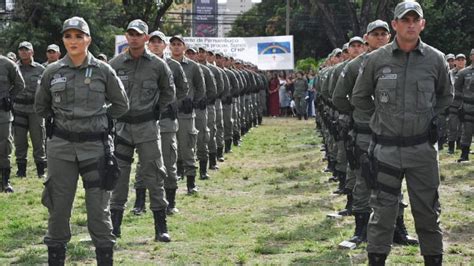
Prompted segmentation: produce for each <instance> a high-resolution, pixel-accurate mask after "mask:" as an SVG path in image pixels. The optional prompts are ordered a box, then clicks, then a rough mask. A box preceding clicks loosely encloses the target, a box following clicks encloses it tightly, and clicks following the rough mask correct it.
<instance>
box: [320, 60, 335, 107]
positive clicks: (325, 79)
mask: <svg viewBox="0 0 474 266" xmlns="http://www.w3.org/2000/svg"><path fill="white" fill-rule="evenodd" d="M333 70H334V67H332V66H331V67H328V68H326V69H325V70H324V71H321V72H322V73H321V96H323V98H324V99H325V100H329V99H330V98H331V97H330V96H329V89H328V88H329V78H330V76H331V73H332V71H333Z"/></svg>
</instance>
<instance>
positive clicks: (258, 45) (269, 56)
mask: <svg viewBox="0 0 474 266" xmlns="http://www.w3.org/2000/svg"><path fill="white" fill-rule="evenodd" d="M168 38H169V37H168ZM184 40H185V41H186V45H187V46H188V47H199V46H204V47H205V48H207V49H209V50H212V51H216V52H217V51H219V52H222V53H224V54H225V55H227V56H232V57H234V58H236V59H241V60H243V61H247V62H250V63H253V64H255V65H257V66H258V68H259V69H262V70H287V69H289V70H292V69H294V67H295V66H294V53H293V36H292V35H285V36H269V37H226V38H205V37H184ZM127 46H128V45H127V40H126V39H125V36H123V35H117V36H115V55H117V54H119V53H120V52H122V51H123V50H124V49H125V48H126V47H127ZM165 53H166V54H167V55H169V51H168V50H167V51H166V52H165Z"/></svg>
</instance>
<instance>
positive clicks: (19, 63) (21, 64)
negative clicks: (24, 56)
mask: <svg viewBox="0 0 474 266" xmlns="http://www.w3.org/2000/svg"><path fill="white" fill-rule="evenodd" d="M18 65H19V66H31V67H36V66H37V64H36V62H35V61H34V60H33V58H31V62H30V63H29V64H26V65H25V64H23V63H22V62H21V60H18Z"/></svg>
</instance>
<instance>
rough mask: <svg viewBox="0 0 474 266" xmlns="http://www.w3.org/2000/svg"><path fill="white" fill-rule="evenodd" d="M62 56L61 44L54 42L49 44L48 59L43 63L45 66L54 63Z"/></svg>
mask: <svg viewBox="0 0 474 266" xmlns="http://www.w3.org/2000/svg"><path fill="white" fill-rule="evenodd" d="M60 57H61V50H60V49H59V46H57V45H56V44H54V43H53V44H50V45H48V48H46V58H47V61H46V62H44V63H43V66H44V67H47V66H48V65H49V64H52V63H54V62H56V61H58V60H59V58H60Z"/></svg>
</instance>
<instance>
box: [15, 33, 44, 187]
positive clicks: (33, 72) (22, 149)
mask: <svg viewBox="0 0 474 266" xmlns="http://www.w3.org/2000/svg"><path fill="white" fill-rule="evenodd" d="M18 55H19V57H20V60H19V61H18V66H19V67H20V71H21V74H22V76H23V79H24V80H25V89H24V90H23V91H22V92H20V93H19V94H17V95H16V97H15V101H14V104H13V109H14V117H15V118H14V122H13V126H14V132H15V134H14V136H15V137H14V139H15V157H16V164H17V168H18V170H17V172H16V175H17V176H18V177H26V165H27V154H28V132H29V135H30V137H31V143H32V145H33V158H34V160H35V163H36V172H37V174H38V177H39V178H44V177H45V175H44V169H45V167H46V152H45V146H44V145H45V129H44V119H43V118H42V117H41V116H39V115H38V114H36V113H35V112H34V110H33V103H34V102H35V93H36V88H37V87H38V81H39V80H40V78H41V75H42V74H43V71H44V67H43V66H42V65H41V64H39V63H37V62H35V61H34V59H33V55H34V50H33V45H32V44H31V43H30V42H27V41H24V42H21V43H20V45H18Z"/></svg>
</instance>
